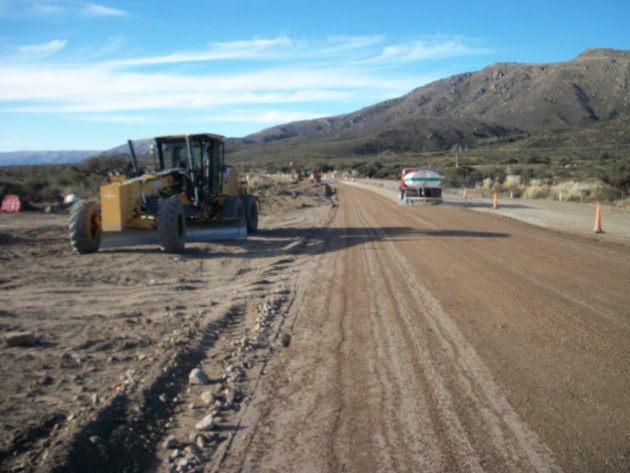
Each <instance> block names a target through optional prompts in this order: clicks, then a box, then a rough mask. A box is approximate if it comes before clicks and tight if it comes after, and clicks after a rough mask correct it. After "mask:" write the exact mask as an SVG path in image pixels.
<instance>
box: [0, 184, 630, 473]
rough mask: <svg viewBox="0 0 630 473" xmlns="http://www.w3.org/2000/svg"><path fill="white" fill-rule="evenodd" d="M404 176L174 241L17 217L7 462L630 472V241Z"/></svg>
mask: <svg viewBox="0 0 630 473" xmlns="http://www.w3.org/2000/svg"><path fill="white" fill-rule="evenodd" d="M375 191H376V192H375ZM387 192H388V191H386V190H385V189H383V188H380V187H379V188H376V187H373V186H370V187H368V186H364V185H349V184H347V183H330V184H326V183H315V182H310V181H300V182H290V181H282V180H271V179H265V180H262V181H261V182H260V183H259V184H258V195H259V196H260V200H261V204H262V208H261V214H260V229H259V231H258V232H257V233H255V234H254V235H250V236H249V237H248V238H246V239H237V240H230V241H218V242H212V243H190V244H187V248H186V251H185V252H183V253H181V254H178V255H173V254H164V253H161V252H160V251H159V249H158V248H157V247H153V246H149V245H147V246H136V247H122V248H115V249H102V250H101V251H99V252H98V253H95V254H89V255H81V256H79V255H75V254H72V252H71V248H70V245H69V242H68V234H67V215H63V214H45V213H37V212H22V213H19V214H10V215H8V214H0V264H1V265H2V272H1V274H0V334H1V335H2V338H4V342H3V343H0V378H1V379H2V382H1V383H0V471H2V472H18V471H20V472H21V471H24V472H38V473H39V472H66V471H76V472H83V471H90V472H93V473H96V472H112V471H120V472H123V471H126V472H140V471H147V472H148V471H151V472H153V471H155V472H171V471H181V472H184V471H190V472H202V471H203V472H268V473H269V472H296V471H300V472H340V471H345V472H366V471H370V472H372V471H375V472H408V471H428V472H431V471H435V472H446V471H452V472H460V471H463V472H466V471H471V472H472V471H488V472H497V471H505V472H508V471H510V472H511V471H567V472H575V471H583V472H592V471H598V472H601V471H611V472H617V471H630V407H629V406H630V364H629V363H628V359H630V309H629V307H630V246H629V245H628V242H626V241H623V238H621V239H612V240H610V239H606V237H601V238H600V236H592V235H591V236H589V235H579V234H575V232H572V231H570V229H568V228H565V229H563V231H557V230H554V229H550V228H541V227H539V226H534V225H530V224H527V223H523V222H520V221H518V220H515V219H514V218H506V217H505V216H502V215H499V214H498V213H493V212H477V211H474V209H473V207H475V206H472V205H471V204H470V202H460V200H461V199H457V198H453V199H449V198H448V197H447V198H446V199H445V200H446V201H447V202H446V203H445V204H442V205H435V206H423V205H401V204H399V203H398V202H397V201H396V199H395V198H390V195H389V194H388V193H387ZM392 195H394V194H393V192H392ZM449 201H450V203H449ZM477 207H478V206H477ZM475 209H476V210H478V208H475ZM605 225H606V220H604V228H606V227H605ZM578 233H579V232H578ZM15 334H21V336H22V338H21V339H20V340H19V341H18V342H16V343H10V342H9V340H10V337H11V336H13V335H15ZM18 338H19V337H18ZM13 345H15V346H13Z"/></svg>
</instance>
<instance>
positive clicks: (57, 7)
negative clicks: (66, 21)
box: [28, 0, 65, 16]
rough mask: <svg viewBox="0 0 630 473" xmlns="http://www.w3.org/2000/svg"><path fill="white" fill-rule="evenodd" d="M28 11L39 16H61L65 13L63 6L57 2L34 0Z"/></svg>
mask: <svg viewBox="0 0 630 473" xmlns="http://www.w3.org/2000/svg"><path fill="white" fill-rule="evenodd" d="M28 11H29V12H30V13H32V14H35V15H39V16H51V15H59V14H61V13H63V12H64V11H65V9H64V7H63V4H62V3H61V2H59V1H57V0H32V1H31V2H30V6H29V9H28Z"/></svg>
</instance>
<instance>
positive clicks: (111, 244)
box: [100, 219, 247, 248]
mask: <svg viewBox="0 0 630 473" xmlns="http://www.w3.org/2000/svg"><path fill="white" fill-rule="evenodd" d="M246 236H247V225H246V223H245V222H244V221H243V220H242V219H241V220H239V219H223V220H217V221H212V222H204V223H199V222H186V243H193V242H195V243H204V242H211V241H221V240H233V239H236V238H244V237H246ZM159 244H160V241H159V236H158V233H157V232H156V231H153V230H142V229H136V228H129V229H125V230H123V231H120V232H103V233H102V235H101V244H100V247H101V248H120V247H122V246H137V245H159Z"/></svg>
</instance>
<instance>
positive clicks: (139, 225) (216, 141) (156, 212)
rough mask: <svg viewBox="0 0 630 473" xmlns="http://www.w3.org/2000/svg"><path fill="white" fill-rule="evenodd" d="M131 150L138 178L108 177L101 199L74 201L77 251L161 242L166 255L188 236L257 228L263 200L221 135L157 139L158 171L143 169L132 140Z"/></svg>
mask: <svg viewBox="0 0 630 473" xmlns="http://www.w3.org/2000/svg"><path fill="white" fill-rule="evenodd" d="M129 148H130V152H131V163H132V168H133V172H134V174H135V177H131V178H127V177H123V176H114V177H110V178H108V181H109V182H108V183H106V184H105V185H103V186H101V188H100V199H99V202H95V201H85V200H80V201H78V202H76V203H75V204H74V205H73V207H72V209H71V211H70V220H69V230H70V242H71V244H72V248H73V250H74V252H76V253H79V254H85V253H94V252H96V251H98V249H99V247H113V246H123V245H134V244H143V243H153V242H155V243H158V244H159V245H160V247H161V249H162V250H163V251H165V252H167V253H178V252H181V251H183V250H184V246H185V242H186V241H210V240H216V239H223V238H236V237H241V236H246V235H247V232H248V231H249V232H255V231H256V230H257V229H258V212H259V209H260V204H259V202H258V199H257V197H256V196H254V195H252V194H250V193H249V189H248V184H247V182H246V181H245V180H243V179H241V178H240V177H239V175H238V173H237V171H236V170H235V169H233V168H232V167H231V166H227V165H225V162H224V138H223V137H222V136H220V135H214V134H211V133H201V134H191V135H172V136H161V137H157V138H155V147H154V148H153V154H154V164H155V171H154V172H146V173H141V172H140V170H139V167H138V161H137V158H136V153H135V151H134V147H133V143H132V141H131V140H130V141H129Z"/></svg>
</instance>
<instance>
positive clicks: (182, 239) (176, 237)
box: [157, 196, 186, 253]
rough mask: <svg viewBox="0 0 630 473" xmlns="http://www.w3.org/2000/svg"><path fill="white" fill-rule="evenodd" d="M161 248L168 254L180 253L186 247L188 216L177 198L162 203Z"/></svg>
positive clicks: (160, 223)
mask: <svg viewBox="0 0 630 473" xmlns="http://www.w3.org/2000/svg"><path fill="white" fill-rule="evenodd" d="M157 232H158V239H159V240H160V248H161V249H162V251H165V252H166V253H179V252H181V251H184V248H185V246H186V215H185V214H184V206H183V205H182V203H181V202H180V201H179V199H177V197H174V196H173V197H169V198H168V199H165V200H163V201H162V202H160V208H159V209H158V221H157Z"/></svg>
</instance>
